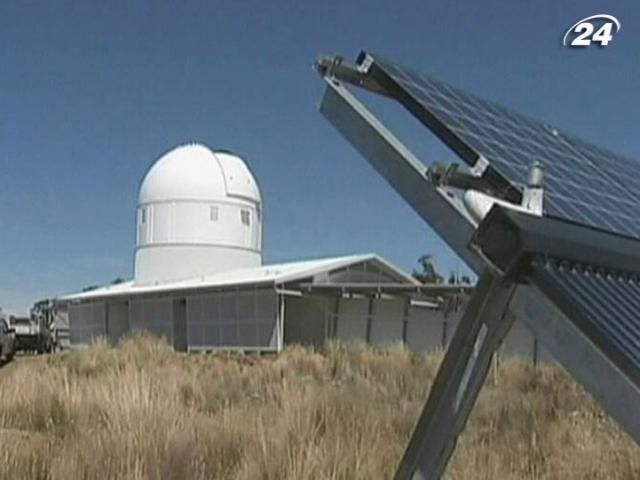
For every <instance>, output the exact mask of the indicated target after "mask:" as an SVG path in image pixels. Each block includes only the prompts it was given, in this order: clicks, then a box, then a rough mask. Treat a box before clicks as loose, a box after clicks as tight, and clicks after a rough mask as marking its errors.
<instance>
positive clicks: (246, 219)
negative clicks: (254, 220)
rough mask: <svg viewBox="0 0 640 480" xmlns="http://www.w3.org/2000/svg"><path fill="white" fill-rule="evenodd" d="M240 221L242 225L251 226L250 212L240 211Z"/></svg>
mask: <svg viewBox="0 0 640 480" xmlns="http://www.w3.org/2000/svg"><path fill="white" fill-rule="evenodd" d="M240 220H241V221H242V224H243V225H247V226H249V225H250V224H251V212H249V210H240Z"/></svg>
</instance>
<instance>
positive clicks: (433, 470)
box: [395, 272, 515, 480]
mask: <svg viewBox="0 0 640 480" xmlns="http://www.w3.org/2000/svg"><path fill="white" fill-rule="evenodd" d="M514 288H515V287H514V285H513V284H507V285H505V284H503V283H502V281H501V279H500V278H498V277H494V276H493V274H492V273H490V272H485V273H484V274H483V275H482V276H481V278H480V280H479V282H478V285H477V287H476V291H475V293H474V294H473V297H472V298H471V301H470V302H469V303H468V305H467V308H466V310H465V313H464V316H463V317H462V319H461V320H460V323H459V325H458V327H457V328H456V330H455V333H454V335H453V338H452V339H451V342H450V344H449V348H448V349H447V352H446V354H445V357H444V359H443V361H442V364H441V365H440V369H439V370H438V374H437V376H436V379H435V381H434V383H433V386H432V387H431V391H430V393H429V398H428V400H427V404H426V405H425V407H424V410H423V411H422V414H421V416H420V419H419V420H418V424H417V426H416V428H415V430H414V432H413V436H412V437H411V440H410V442H409V445H408V447H407V449H406V450H405V453H404V456H403V458H402V461H401V463H400V466H399V467H398V470H397V472H396V476H395V479H396V480H433V479H439V478H440V477H441V476H442V473H443V472H444V469H445V468H446V465H447V463H448V461H449V457H450V456H451V453H452V452H453V449H454V447H455V445H456V441H457V437H458V435H459V434H460V432H461V431H462V429H463V428H464V426H465V424H466V421H467V419H468V417H469V413H470V411H471V408H472V407H473V405H474V403H475V401H476V399H477V397H478V394H479V392H480V388H481V387H482V384H483V382H484V380H485V378H486V376H487V372H488V370H489V368H490V365H491V359H492V358H493V354H494V352H495V351H496V349H497V348H498V347H499V346H500V343H501V342H502V340H503V338H504V336H505V335H506V334H507V332H508V331H509V328H510V327H511V324H512V322H513V317H512V316H510V315H504V312H505V310H506V308H507V306H508V304H509V300H510V299H511V295H512V293H513V291H514Z"/></svg>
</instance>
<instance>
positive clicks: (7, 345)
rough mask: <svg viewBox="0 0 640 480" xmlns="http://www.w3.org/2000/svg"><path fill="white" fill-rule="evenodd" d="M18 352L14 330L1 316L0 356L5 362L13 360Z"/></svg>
mask: <svg viewBox="0 0 640 480" xmlns="http://www.w3.org/2000/svg"><path fill="white" fill-rule="evenodd" d="M15 353H16V346H15V338H14V331H13V329H12V328H10V327H9V325H8V324H7V321H6V320H5V319H4V318H0V357H1V358H3V359H4V361H5V362H10V361H11V360H13V356H14V355H15Z"/></svg>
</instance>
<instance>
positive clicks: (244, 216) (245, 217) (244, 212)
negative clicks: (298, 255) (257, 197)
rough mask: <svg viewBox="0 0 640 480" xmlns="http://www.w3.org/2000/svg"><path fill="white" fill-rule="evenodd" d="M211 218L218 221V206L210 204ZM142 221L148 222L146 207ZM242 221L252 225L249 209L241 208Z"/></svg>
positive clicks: (143, 210) (143, 209)
mask: <svg viewBox="0 0 640 480" xmlns="http://www.w3.org/2000/svg"><path fill="white" fill-rule="evenodd" d="M209 220H210V221H212V222H217V221H218V206H217V205H211V206H209ZM140 221H141V222H142V224H143V225H144V224H145V223H147V209H146V208H145V207H143V208H142V214H141V219H140ZM240 222H241V223H242V224H243V225H246V226H247V227H248V226H249V225H251V212H250V211H249V210H245V209H242V210H240Z"/></svg>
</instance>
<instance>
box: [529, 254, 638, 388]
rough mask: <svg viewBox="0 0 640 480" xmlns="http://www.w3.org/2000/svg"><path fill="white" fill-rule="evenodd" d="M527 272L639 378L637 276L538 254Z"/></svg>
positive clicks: (629, 373) (602, 347)
mask: <svg viewBox="0 0 640 480" xmlns="http://www.w3.org/2000/svg"><path fill="white" fill-rule="evenodd" d="M531 278H533V279H534V281H535V282H536V284H537V285H538V286H539V287H540V288H541V289H542V290H543V291H544V292H545V294H546V295H547V297H548V298H550V299H551V300H552V301H553V302H554V303H555V304H556V305H558V307H559V308H560V309H561V310H563V311H564V313H565V314H567V315H568V316H570V318H571V319H572V321H573V322H574V323H575V324H577V325H578V326H579V328H580V330H581V331H582V332H583V333H584V334H585V335H586V336H587V337H588V338H589V339H590V341H591V342H593V343H594V344H595V345H596V346H597V347H598V348H599V349H600V350H602V351H603V352H606V354H607V356H608V357H609V358H610V359H611V360H612V361H613V362H614V363H615V364H616V366H617V367H618V368H619V369H620V370H621V371H623V372H624V373H625V374H626V375H627V376H628V377H629V378H631V379H632V380H633V381H634V382H635V383H637V384H640V317H639V316H638V312H640V281H639V279H638V278H637V277H636V276H634V275H623V274H619V273H613V272H607V271H605V270H596V269H594V268H592V267H589V266H584V265H579V264H570V263H568V262H562V261H557V260H550V259H543V258H537V259H535V260H534V261H533V263H532V273H531Z"/></svg>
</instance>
